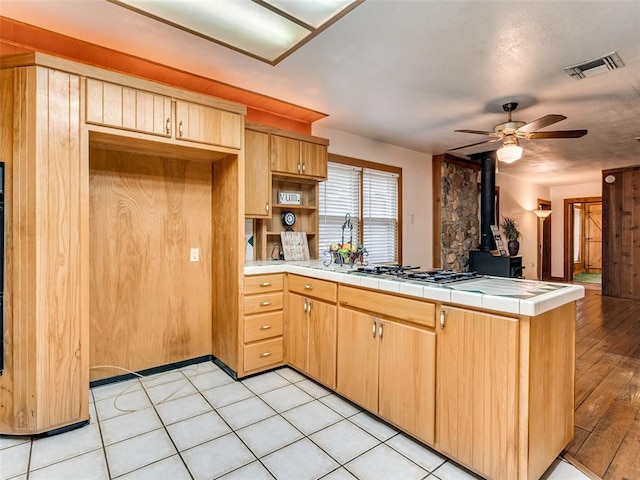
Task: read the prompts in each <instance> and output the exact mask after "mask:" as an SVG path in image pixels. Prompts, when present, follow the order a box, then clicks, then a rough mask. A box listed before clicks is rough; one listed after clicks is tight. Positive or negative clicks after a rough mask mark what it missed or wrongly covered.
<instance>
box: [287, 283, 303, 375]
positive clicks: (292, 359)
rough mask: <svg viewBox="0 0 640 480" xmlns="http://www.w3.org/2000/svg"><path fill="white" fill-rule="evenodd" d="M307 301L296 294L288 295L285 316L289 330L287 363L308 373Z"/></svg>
mask: <svg viewBox="0 0 640 480" xmlns="http://www.w3.org/2000/svg"><path fill="white" fill-rule="evenodd" d="M306 302H307V299H306V298H304V297H302V296H300V295H295V294H292V293H290V294H288V295H287V308H286V310H285V315H286V319H287V328H286V331H285V337H286V342H287V361H288V362H289V363H290V364H291V365H293V366H294V367H296V368H298V369H300V370H302V371H303V372H306V371H307V356H308V353H307V351H308V342H309V317H308V316H307V308H308V307H307V303H306Z"/></svg>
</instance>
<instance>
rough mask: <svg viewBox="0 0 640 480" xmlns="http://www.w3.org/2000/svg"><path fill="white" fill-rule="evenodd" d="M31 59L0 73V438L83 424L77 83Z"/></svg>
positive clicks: (84, 258)
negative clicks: (0, 253)
mask: <svg viewBox="0 0 640 480" xmlns="http://www.w3.org/2000/svg"><path fill="white" fill-rule="evenodd" d="M20 58H22V57H20ZM28 59H29V60H31V61H28V62H25V63H27V65H28V66H18V67H15V68H10V67H7V66H6V65H4V64H3V65H2V69H0V92H1V95H0V98H2V108H1V109H0V118H1V121H0V130H1V135H0V148H1V149H0V158H1V159H2V161H4V162H5V167H6V177H5V180H6V183H5V186H6V198H7V199H8V200H9V201H8V203H7V209H6V211H5V232H6V238H5V288H6V290H5V292H4V332H3V333H4V342H5V343H4V345H5V351H4V359H5V365H4V370H3V374H2V375H1V376H0V433H3V434H4V433H11V434H23V435H30V434H36V433H41V432H46V431H49V430H54V429H56V428H61V427H65V426H69V425H73V424H76V423H78V422H84V421H87V420H88V418H89V405H88V400H87V399H88V395H89V344H88V343H89V342H88V323H87V319H88V316H89V302H88V298H89V297H88V293H89V288H88V283H89V282H88V276H89V275H88V274H89V249H88V244H87V241H86V240H87V237H86V234H87V230H86V223H84V221H85V220H86V218H87V217H86V214H87V211H86V210H85V209H86V208H88V200H87V196H86V194H87V189H86V185H85V184H84V183H83V182H84V181H85V180H86V178H87V177H88V170H89V169H88V163H87V162H85V161H83V157H82V141H81V125H80V118H81V112H80V105H81V103H82V102H81V98H80V92H81V80H80V77H79V76H77V75H74V74H71V73H68V72H66V71H64V72H63V71H57V70H53V69H50V68H45V67H43V66H39V65H35V62H33V54H32V55H30V56H29V57H28ZM52 179H53V180H52Z"/></svg>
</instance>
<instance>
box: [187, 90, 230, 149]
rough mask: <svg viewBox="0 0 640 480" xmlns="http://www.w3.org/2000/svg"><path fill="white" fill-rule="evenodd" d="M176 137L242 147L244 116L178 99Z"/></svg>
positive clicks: (210, 143)
mask: <svg viewBox="0 0 640 480" xmlns="http://www.w3.org/2000/svg"><path fill="white" fill-rule="evenodd" d="M176 123H177V131H176V138H177V139H178V140H189V141H192V142H198V143H207V144H209V145H220V146H223V147H229V148H240V147H241V145H242V126H243V125H242V116H240V115H238V114H236V113H231V112H225V111H223V110H218V109H217V108H212V107H206V106H204V105H198V104H196V103H191V102H183V101H181V100H177V101H176Z"/></svg>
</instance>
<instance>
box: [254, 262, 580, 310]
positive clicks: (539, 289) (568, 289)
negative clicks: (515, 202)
mask: <svg viewBox="0 0 640 480" xmlns="http://www.w3.org/2000/svg"><path fill="white" fill-rule="evenodd" d="M354 272H355V269H353V268H350V267H345V266H340V265H335V264H331V265H329V266H325V265H324V263H323V261H322V260H309V261H304V262H284V261H273V260H271V261H264V262H247V263H246V264H245V267H244V273H245V275H259V274H264V273H294V274H297V275H304V276H307V277H311V278H318V279H322V280H331V281H333V282H338V283H343V284H345V285H356V286H361V287H366V288H372V289H376V290H380V291H382V292H393V293H400V294H403V295H409V296H412V297H418V298H424V299H426V300H434V301H439V302H443V303H447V304H452V305H460V306H465V307H476V308H482V309H486V310H492V311H496V312H502V313H511V314H517V315H528V316H532V317H533V316H536V315H539V314H541V313H544V312H548V311H549V310H553V309H554V308H557V307H559V306H561V305H564V304H567V303H570V302H573V301H575V300H578V299H580V298H583V297H584V287H582V286H579V285H572V284H565V283H553V282H541V281H537V280H518V279H512V278H503V277H488V276H481V277H478V278H473V279H471V280H465V281H461V282H457V283H451V284H445V285H438V284H433V285H425V284H424V283H418V282H414V281H411V280H405V279H388V278H377V277H371V276H364V275H359V274H357V273H354Z"/></svg>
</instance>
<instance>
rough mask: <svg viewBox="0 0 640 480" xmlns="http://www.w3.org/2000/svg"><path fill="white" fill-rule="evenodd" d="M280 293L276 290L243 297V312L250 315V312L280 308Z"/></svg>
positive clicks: (281, 301)
mask: <svg viewBox="0 0 640 480" xmlns="http://www.w3.org/2000/svg"><path fill="white" fill-rule="evenodd" d="M282 295H283V294H282V292H278V293H267V294H265V295H254V296H251V297H244V314H245V315H251V314H252V313H262V312H273V311H274V310H282V303H283V296H282Z"/></svg>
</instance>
